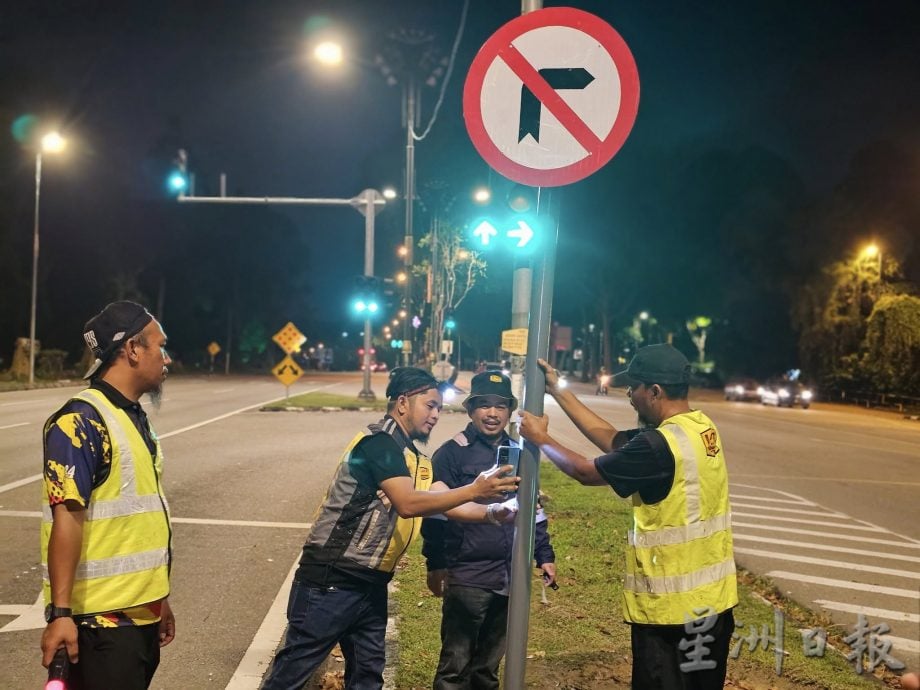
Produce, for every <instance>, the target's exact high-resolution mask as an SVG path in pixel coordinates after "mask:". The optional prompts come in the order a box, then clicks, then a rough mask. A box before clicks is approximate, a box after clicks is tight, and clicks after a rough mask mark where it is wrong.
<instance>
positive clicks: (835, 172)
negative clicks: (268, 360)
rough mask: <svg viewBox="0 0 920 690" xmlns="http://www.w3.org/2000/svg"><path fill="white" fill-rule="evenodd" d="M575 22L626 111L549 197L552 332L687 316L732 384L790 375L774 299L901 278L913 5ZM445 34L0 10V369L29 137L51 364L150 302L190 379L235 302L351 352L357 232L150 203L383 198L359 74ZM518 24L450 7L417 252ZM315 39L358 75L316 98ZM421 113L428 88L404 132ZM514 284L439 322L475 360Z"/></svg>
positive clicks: (323, 17) (353, 17) (345, 4)
mask: <svg viewBox="0 0 920 690" xmlns="http://www.w3.org/2000/svg"><path fill="white" fill-rule="evenodd" d="M572 4H573V5H574V6H577V7H578V8H580V9H583V10H586V11H589V12H592V13H595V14H597V15H598V16H600V17H601V18H603V19H604V20H606V21H607V22H609V23H610V24H611V25H612V26H613V27H614V28H615V29H616V30H617V31H618V32H619V33H620V34H621V35H622V36H623V38H624V39H625V41H626V42H627V44H628V45H629V46H630V49H631V50H632V53H633V55H634V56H635V59H636V62H637V65H638V70H639V77H640V82H641V98H640V102H639V113H638V118H637V120H636V124H635V126H634V128H633V131H632V133H631V135H630V137H629V139H628V140H627V141H626V144H625V145H624V146H623V148H622V149H621V150H620V152H619V153H618V154H617V155H616V156H615V157H614V159H613V160H612V161H611V162H610V163H609V164H608V165H607V166H606V167H605V168H604V169H602V170H601V171H600V172H599V173H597V174H595V175H594V176H592V177H591V178H589V179H588V180H585V181H582V182H579V183H575V184H574V185H571V186H568V187H564V188H559V189H558V190H556V191H554V192H553V199H554V201H555V203H558V205H559V208H560V210H561V219H560V246H559V254H558V257H559V258H558V263H557V278H558V281H557V284H556V308H555V311H554V318H555V319H556V320H558V321H560V322H561V323H564V324H569V325H572V326H574V327H575V328H576V330H577V329H579V328H581V327H582V325H583V324H585V323H587V322H594V321H597V320H598V319H599V314H598V313H597V310H598V304H602V303H603V304H606V305H607V307H606V309H607V313H608V315H609V316H610V318H611V319H613V320H614V321H615V322H617V325H618V327H620V326H623V325H626V324H627V323H628V322H629V321H631V319H632V316H633V315H634V314H635V313H636V312H637V311H638V310H640V309H649V310H651V311H652V312H653V313H655V314H656V315H659V320H660V321H661V322H662V323H663V324H664V326H663V328H666V329H667V330H671V331H675V332H677V331H680V324H682V322H683V319H684V318H686V317H688V316H692V315H695V314H709V315H712V316H714V317H715V318H716V319H717V320H718V322H719V323H720V324H722V331H721V333H722V347H723V349H724V350H725V361H726V363H727V364H726V366H727V368H728V369H734V370H735V372H736V373H737V372H739V371H740V370H741V369H748V370H755V369H764V368H767V367H768V366H769V367H777V366H780V365H781V363H783V362H788V363H789V365H790V366H791V365H792V364H794V358H795V347H794V338H795V335H794V333H793V331H792V328H791V325H790V323H789V319H788V312H789V309H790V303H791V300H792V299H794V294H795V289H796V285H797V284H798V283H800V282H802V281H803V280H805V279H806V278H807V277H808V275H809V274H810V273H813V272H814V271H816V270H819V267H820V266H821V265H823V264H824V263H826V262H828V261H830V260H839V259H841V258H844V255H845V254H846V253H847V252H850V253H852V252H853V251H855V250H856V249H857V248H858V243H859V242H861V241H864V240H867V239H869V238H870V237H872V238H877V239H880V240H881V241H882V242H883V244H885V246H886V247H887V248H888V249H887V251H892V252H895V253H897V255H898V259H899V261H901V262H902V263H903V264H904V266H905V270H906V272H907V275H908V277H913V278H916V277H917V274H918V273H920V247H918V245H917V236H918V234H920V230H918V225H917V224H916V223H914V222H913V221H918V220H920V213H918V208H917V201H916V199H917V198H918V197H920V175H918V166H920V145H918V142H920V136H918V134H920V50H918V49H917V36H918V35H920V31H918V30H920V4H918V3H916V2H913V1H911V0H891V1H886V2H869V1H864V2H854V1H850V2H847V1H843V2H830V1H828V2H820V1H813V2H804V3H803V2H791V1H785V0H771V1H756V2H743V3H738V2H728V1H713V2H705V3H687V2H670V1H667V2H666V1H661V2H622V3H614V2H609V1H607V2H578V3H572ZM546 6H547V7H549V6H555V3H549V2H548V3H546ZM462 8H463V3H462V2H460V1H459V0H449V1H444V2H439V3H431V2H422V1H421V0H416V1H414V2H408V1H400V2H373V3H372V2H351V1H347V0H341V1H339V2H306V1H301V2H272V1H271V0H267V1H266V2H260V3H255V2H194V3H170V2H157V3H111V2H66V3H60V2H44V1H36V2H29V3H6V5H5V7H4V8H3V9H0V65H2V74H0V121H2V123H3V126H4V135H3V137H2V143H0V271H2V275H3V278H2V287H0V290H2V304H0V357H2V358H3V360H4V364H3V365H0V367H2V366H6V364H5V363H6V362H8V361H9V357H10V354H11V349H12V344H13V341H14V339H15V338H16V337H21V336H27V335H28V323H29V299H30V289H31V287H30V286H31V282H30V281H31V237H32V222H33V204H34V160H35V159H34V149H29V148H28V147H27V146H26V145H24V143H23V142H19V141H17V140H16V139H15V137H14V136H13V132H12V127H13V124H14V122H16V121H17V119H18V118H20V117H21V116H23V115H25V114H32V115H35V116H36V117H38V118H39V121H41V122H47V123H49V124H59V125H60V126H61V127H62V129H63V130H64V133H65V134H66V135H67V136H68V137H69V139H70V142H71V145H70V147H69V150H68V153H67V155H66V156H64V157H62V158H61V159H60V160H57V159H54V160H52V159H51V158H50V157H46V159H45V167H44V176H43V180H42V203H41V231H42V257H41V280H40V287H39V309H38V313H39V322H38V323H39V325H38V337H39V339H41V340H43V341H44V342H45V343H46V347H59V348H63V349H66V350H69V351H70V352H71V353H72V355H73V357H77V356H78V354H79V351H80V341H79V333H80V327H81V326H82V323H83V321H84V320H85V319H86V318H87V317H88V316H89V315H90V314H91V313H93V312H94V311H96V310H97V309H99V308H101V306H102V305H103V304H104V303H105V302H106V301H109V300H111V299H114V298H117V297H134V298H137V299H141V300H143V301H146V302H147V303H148V304H151V305H152V306H153V305H155V303H156V302H157V299H158V295H159V294H160V292H159V290H160V288H161V287H162V286H164V285H165V287H164V288H163V289H164V290H165V293H164V295H165V296H164V300H163V316H164V323H165V326H166V329H167V332H168V333H169V334H170V339H171V341H172V342H173V344H174V345H176V347H177V349H178V351H179V352H180V353H184V354H185V355H186V357H187V358H188V360H189V361H190V362H191V361H192V360H193V359H194V357H196V356H198V355H197V354H195V355H193V354H192V353H200V352H201V351H202V350H203V347H204V345H206V344H207V342H209V341H210V340H212V339H216V340H218V341H221V339H222V337H223V333H224V331H225V329H226V326H225V325H224V320H225V316H224V315H225V312H226V307H225V306H223V304H222V302H223V301H224V300H229V299H230V298H231V296H234V299H236V300H237V302H236V303H237V304H238V305H243V306H240V308H241V309H242V310H243V312H245V313H243V315H242V316H241V317H240V319H241V320H245V319H246V318H247V317H249V318H250V320H256V321H257V320H260V319H261V320H262V321H263V322H264V324H263V325H264V328H267V329H269V333H270V332H274V330H275V329H276V328H278V327H280V326H281V325H283V323H284V322H285V321H287V320H288V319H290V320H293V321H295V323H297V324H298V325H299V326H301V328H302V330H304V331H305V332H307V334H308V335H309V336H310V337H311V340H313V341H314V342H315V341H316V340H318V339H323V338H332V337H334V336H335V335H337V334H339V333H340V332H341V331H342V330H352V331H353V330H357V329H356V328H355V326H356V324H355V323H354V322H351V321H349V320H348V318H347V317H346V316H345V301H346V292H347V290H348V288H349V287H350V285H351V281H352V278H353V276H354V275H356V274H358V273H360V272H361V270H362V256H363V255H362V252H363V239H364V233H363V228H364V226H363V219H362V218H361V216H360V215H359V214H357V213H355V212H354V211H351V210H349V209H298V210H289V209H288V210H285V209H274V210H268V209H246V210H244V209H230V210H228V209H227V208H220V209H218V208H216V207H213V208H211V209H190V208H189V207H187V206H183V207H181V208H180V207H179V206H178V204H175V203H174V202H170V201H169V199H168V196H167V193H166V190H165V186H164V180H165V177H166V174H167V172H168V169H169V165H170V162H171V158H172V156H173V155H174V154H175V151H176V149H178V148H179V147H183V148H185V149H187V150H188V152H189V157H190V169H191V170H192V171H194V172H195V174H196V186H197V193H198V194H216V193H217V190H218V176H219V174H220V173H221V172H225V173H226V174H227V175H228V177H229V184H228V192H229V193H230V194H244V195H259V196H264V195H268V196H287V195H291V196H309V197H350V196H353V195H356V194H358V193H359V192H360V191H361V190H362V189H364V188H367V187H375V188H381V187H383V186H385V185H392V186H395V187H397V188H398V189H401V188H402V187H403V168H404V145H405V134H404V130H403V129H402V127H401V117H400V115H401V96H400V89H399V87H395V88H390V87H388V86H387V85H386V84H385V83H384V80H383V78H382V77H381V76H380V74H379V73H378V72H377V71H376V70H375V69H374V68H373V67H372V66H370V65H369V64H368V62H369V60H370V58H371V57H372V56H373V55H374V54H375V53H376V52H378V51H379V50H380V49H381V48H385V47H386V45H387V41H388V39H387V35H388V34H389V33H391V32H393V31H397V30H399V29H405V30H421V31H425V32H429V33H431V34H433V35H434V36H435V44H436V45H438V46H439V47H440V50H441V54H443V55H444V56H447V55H449V53H450V47H451V45H452V43H453V41H454V38H455V35H456V32H457V29H458V27H459V25H460V17H461V11H462ZM519 13H520V5H519V3H517V2H511V1H508V0H490V1H489V2H485V1H484V0H471V2H470V6H469V12H468V16H467V19H466V22H465V25H464V32H463V36H462V41H461V43H460V47H459V50H458V53H457V58H456V63H455V65H454V71H453V74H452V76H451V79H450V81H449V83H448V87H447V90H446V96H445V101H444V104H443V106H442V108H441V111H440V115H439V117H438V120H437V121H436V122H435V124H434V127H433V129H432V132H431V134H430V136H429V137H428V138H427V139H426V140H424V141H421V142H418V143H417V148H416V157H417V164H416V170H417V186H418V193H419V196H420V197H421V203H420V205H419V207H418V210H417V211H416V223H415V234H416V236H420V235H422V234H423V233H424V232H425V231H426V230H427V227H428V223H429V222H430V217H431V216H430V211H431V209H432V208H433V207H434V206H435V205H436V201H435V199H436V198H437V199H441V200H442V201H443V199H444V197H445V195H444V194H443V193H441V192H435V191H432V189H442V188H444V187H446V188H447V189H449V190H450V191H449V194H448V195H447V196H451V197H452V198H455V204H454V205H453V207H452V208H453V209H454V211H453V213H454V214H455V218H454V220H455V222H458V223H459V222H462V220H463V218H462V216H463V213H464V211H463V209H464V204H465V203H466V202H465V198H466V194H467V190H469V189H470V188H471V187H473V186H474V185H475V184H477V183H482V182H492V183H493V185H495V186H496V188H499V189H501V188H502V185H505V186H507V183H504V182H502V181H501V180H500V179H499V178H497V176H496V174H494V173H492V174H490V172H489V170H488V167H487V165H486V164H485V163H484V162H483V161H482V160H481V159H480V158H479V156H478V154H477V153H476V152H475V150H474V149H473V147H472V145H471V144H470V142H469V139H468V136H467V134H466V131H465V128H464V126H463V120H462V114H461V110H462V109H461V93H462V88H463V81H464V78H465V76H466V72H467V69H468V68H469V65H470V62H471V61H472V59H473V56H474V55H475V53H476V51H477V50H478V48H479V47H480V46H481V45H482V44H483V42H485V40H486V39H487V38H488V37H489V36H490V35H491V34H492V33H493V32H494V31H495V30H497V29H498V28H499V27H500V26H501V25H502V24H504V23H505V22H506V21H508V20H510V19H512V18H513V17H514V16H516V15H518V14H519ZM323 27H327V28H328V27H334V28H339V29H341V32H342V33H343V34H344V35H345V36H347V37H348V38H349V43H350V46H351V48H352V50H353V51H354V52H355V54H356V55H358V56H359V61H358V62H357V63H355V64H352V65H350V66H349V67H348V68H347V69H345V70H342V71H341V72H340V73H338V74H337V75H335V76H333V75H330V74H328V73H325V74H324V73H321V72H319V71H317V69H316V68H315V66H312V65H311V64H310V63H309V61H308V60H307V59H306V45H307V41H308V39H309V38H310V37H311V35H313V33H312V32H314V31H316V30H317V29H318V28H323ZM437 95H438V88H434V89H425V90H424V93H423V103H422V118H421V120H422V125H423V126H424V125H425V124H427V123H428V121H429V118H430V116H431V113H432V107H433V105H434V103H435V101H436V100H437ZM911 190H913V191H911ZM403 220H404V206H403V203H402V202H401V201H396V202H394V203H392V204H391V205H390V206H389V207H388V208H387V209H386V210H385V211H384V212H383V214H382V215H381V216H380V217H379V222H378V233H377V238H378V239H377V257H378V261H377V266H378V269H377V273H378V275H392V273H393V272H394V271H395V270H396V267H397V260H396V257H395V248H396V246H397V244H398V243H399V242H400V241H401V239H402V235H403ZM509 271H510V262H509V261H508V260H507V259H504V260H497V261H495V262H494V263H493V265H490V268H489V276H488V280H487V282H486V283H485V284H484V285H483V286H482V288H483V289H482V290H479V291H478V293H477V294H476V295H475V296H473V297H471V298H470V300H469V302H468V305H467V306H466V308H465V309H466V311H465V312H464V310H463V309H462V310H461V311H460V314H459V318H460V321H461V323H464V324H465V325H466V327H467V328H468V329H469V330H468V334H469V343H468V344H469V345H471V346H476V345H478V346H479V347H480V348H481V349H483V352H482V354H483V356H487V352H485V350H487V349H488V348H487V345H486V344H487V343H489V342H490V340H491V341H494V343H493V345H494V344H497V340H498V333H497V331H498V330H499V329H500V328H504V327H508V325H509V324H508V323H505V324H497V326H498V328H496V324H495V323H492V322H490V323H488V324H484V323H482V322H481V321H482V320H481V319H477V318H476V316H475V314H476V313H480V312H479V310H481V309H482V308H486V307H488V308H495V309H496V312H497V313H509V314H510V283H511V279H510V273H509ZM601 293H603V298H602V297H601ZM260 305H264V311H260V310H261V307H260ZM509 318H510V317H509ZM238 336H239V334H238ZM239 337H241V336H239ZM771 338H772V339H774V340H775V342H769V340H770V339H771ZM685 349H686V348H685ZM717 349H718V348H717ZM689 350H690V351H692V345H691V346H690V347H689ZM765 352H770V353H773V355H772V358H771V359H770V360H769V362H765V361H764V360H763V358H762V357H761V354H762V353H765ZM688 354H689V352H688ZM729 363H730V364H729ZM729 373H732V372H729Z"/></svg>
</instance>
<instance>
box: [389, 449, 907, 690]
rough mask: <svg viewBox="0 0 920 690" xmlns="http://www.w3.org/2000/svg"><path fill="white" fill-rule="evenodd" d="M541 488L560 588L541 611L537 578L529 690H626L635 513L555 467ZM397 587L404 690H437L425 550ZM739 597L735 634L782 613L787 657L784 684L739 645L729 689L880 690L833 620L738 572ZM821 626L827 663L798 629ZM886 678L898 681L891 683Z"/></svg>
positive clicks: (412, 558)
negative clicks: (626, 575)
mask: <svg viewBox="0 0 920 690" xmlns="http://www.w3.org/2000/svg"><path fill="white" fill-rule="evenodd" d="M541 488H542V490H543V492H544V493H545V494H546V495H547V496H548V499H547V501H546V502H545V505H546V509H547V513H548V515H549V519H550V534H551V536H552V541H553V547H554V549H555V550H556V562H557V572H558V575H557V577H558V581H559V584H560V589H559V590H558V591H556V592H553V591H550V590H547V592H546V594H547V598H548V603H545V604H544V603H541V601H540V599H541V596H540V595H541V587H542V585H541V583H540V581H539V579H538V578H536V577H535V578H534V581H533V585H532V586H533V594H534V596H533V603H532V606H531V611H530V632H529V639H528V661H527V687H528V688H539V689H543V688H546V689H548V688H569V689H571V690H575V689H578V690H588V689H591V690H593V689H599V688H628V687H629V677H630V641H629V626H628V625H626V624H625V623H623V622H622V616H621V594H622V584H621V582H622V574H623V558H624V556H623V551H624V548H625V543H626V540H625V534H626V529H627V527H628V524H629V519H630V512H629V506H628V505H627V504H626V502H624V501H621V500H620V499H618V498H617V497H616V496H615V495H614V493H613V492H612V491H610V490H605V489H602V488H596V487H594V488H592V487H582V486H580V485H578V484H576V483H575V482H573V481H571V480H569V479H568V478H567V477H565V476H564V475H562V473H561V472H559V471H558V470H557V469H556V468H555V467H553V466H551V465H548V464H547V463H543V464H542V465H541ZM395 583H396V588H395V589H396V592H395V594H394V595H393V597H394V598H393V599H392V602H393V603H392V612H393V613H395V614H396V615H397V628H398V636H399V637H398V643H397V647H398V659H391V660H390V663H391V664H395V665H396V666H397V669H398V670H397V676H396V687H397V688H399V689H400V690H409V689H415V688H430V687H431V680H432V678H433V677H434V671H435V668H436V666H437V660H438V655H439V653H440V638H439V632H438V631H439V630H440V621H441V602H440V600H439V599H437V598H435V597H434V596H432V595H431V594H430V593H429V592H428V589H427V587H426V585H425V562H424V558H423V557H422V556H421V550H420V544H418V543H417V544H415V545H414V546H413V548H412V549H411V550H410V552H409V554H408V555H407V557H406V558H405V559H404V563H403V564H402V565H401V569H400V570H399V571H398V573H397V576H396V578H395ZM739 598H740V602H739V605H738V607H737V608H736V609H735V619H736V624H737V630H736V634H737V635H738V636H739V637H747V636H749V635H750V633H751V630H756V631H761V630H762V629H763V627H762V626H765V625H766V626H767V628H768V630H769V631H771V632H773V631H775V626H774V606H778V607H779V608H780V609H781V610H782V611H783V612H784V619H785V625H784V627H785V634H784V641H783V643H784V648H785V650H786V652H785V654H784V656H783V660H782V675H781V676H780V675H777V673H776V669H775V664H776V657H775V655H774V645H772V644H771V645H770V646H769V648H768V649H767V650H764V649H762V648H761V647H760V646H757V647H756V648H755V649H753V650H750V649H749V647H748V643H747V642H743V641H741V644H742V646H741V647H740V653H739V654H738V658H737V659H733V658H730V659H729V667H728V677H729V680H730V685H729V686H728V687H737V688H752V689H753V688H757V689H760V688H764V689H766V688H777V689H780V688H801V687H806V688H813V689H819V688H821V689H825V690H854V689H858V688H878V687H880V682H879V679H877V678H875V677H872V676H867V674H865V673H864V674H863V675H862V676H860V675H857V674H856V672H855V670H854V667H853V664H852V662H848V661H847V660H846V658H845V654H846V653H848V652H849V649H848V648H846V646H845V645H843V644H842V642H841V636H840V635H839V634H836V633H835V632H834V629H833V628H832V626H831V625H830V623H829V621H827V620H825V619H822V618H820V617H818V616H816V615H815V614H814V613H812V612H811V611H809V610H808V609H805V608H803V607H801V606H797V605H795V604H794V603H792V602H788V601H785V600H783V599H782V598H781V596H780V595H779V592H778V591H777V590H776V589H775V588H774V587H773V586H772V585H771V584H770V583H769V582H767V581H765V580H761V579H758V578H755V577H753V576H751V575H750V574H748V573H744V572H742V573H739ZM742 623H743V627H742ZM752 626H753V628H752ZM818 627H822V628H824V629H825V630H827V631H828V638H829V639H828V646H827V648H826V651H825V653H824V656H822V657H806V656H805V653H804V651H803V645H802V635H801V633H800V630H808V629H815V628H818ZM843 634H844V635H846V634H847V633H846V632H843ZM832 643H833V644H835V647H832V646H831V645H832ZM733 644H735V642H733ZM838 650H844V651H843V652H841V651H838ZM886 680H888V681H889V682H891V681H892V680H893V676H891V675H889V677H888V678H887V679H886ZM892 685H893V687H897V685H895V684H894V683H892Z"/></svg>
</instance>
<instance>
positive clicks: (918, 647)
mask: <svg viewBox="0 0 920 690" xmlns="http://www.w3.org/2000/svg"><path fill="white" fill-rule="evenodd" d="M885 639H886V640H888V641H889V642H891V646H892V647H894V648H895V649H903V650H904V651H905V652H914V653H915V654H916V653H917V652H920V642H917V640H910V639H908V638H906V637H897V636H895V635H885Z"/></svg>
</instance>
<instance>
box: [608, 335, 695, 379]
mask: <svg viewBox="0 0 920 690" xmlns="http://www.w3.org/2000/svg"><path fill="white" fill-rule="evenodd" d="M643 383H645V384H648V385H651V384H653V383H657V384H659V385H668V384H681V383H684V384H686V383H690V362H689V361H688V360H687V358H686V357H684V355H683V353H682V352H681V351H680V350H678V349H677V348H675V347H673V346H671V345H667V344H665V343H662V344H660V345H647V346H646V347H643V348H640V349H639V351H638V352H636V354H635V356H634V357H633V358H632V359H631V360H630V362H629V366H628V367H627V368H626V371H621V372H619V373H618V374H616V375H614V377H613V385H614V386H632V387H633V388H635V387H636V386H638V385H640V384H643Z"/></svg>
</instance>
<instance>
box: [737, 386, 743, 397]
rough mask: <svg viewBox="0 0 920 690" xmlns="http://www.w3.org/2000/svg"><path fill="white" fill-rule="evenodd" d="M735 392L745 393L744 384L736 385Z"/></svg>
mask: <svg viewBox="0 0 920 690" xmlns="http://www.w3.org/2000/svg"><path fill="white" fill-rule="evenodd" d="M735 393H737V394H738V395H744V386H735Z"/></svg>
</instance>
